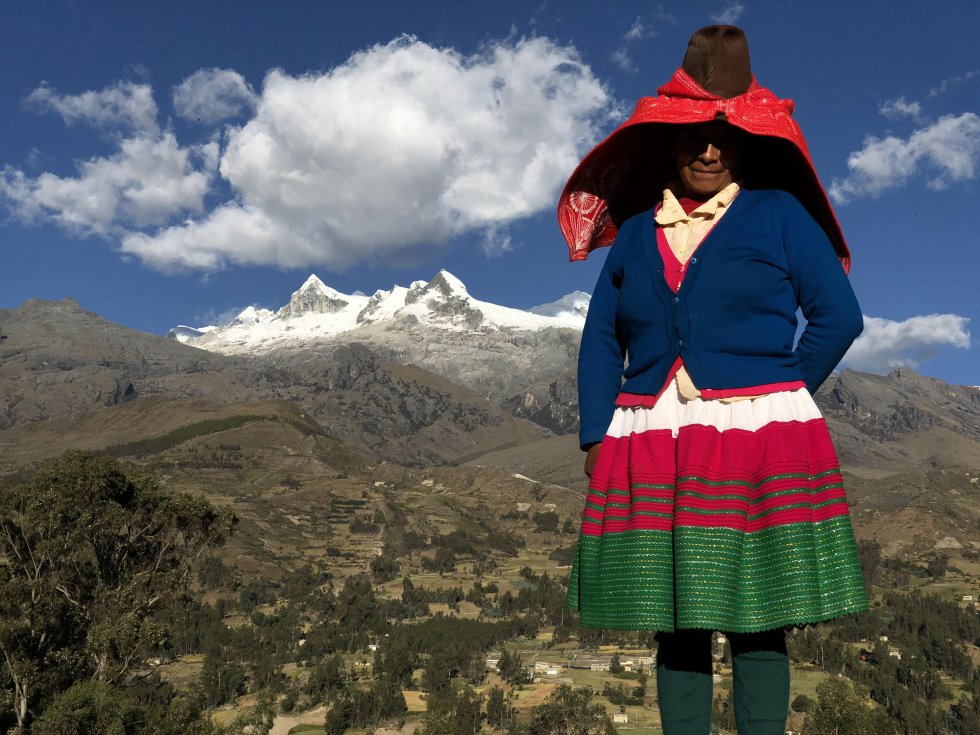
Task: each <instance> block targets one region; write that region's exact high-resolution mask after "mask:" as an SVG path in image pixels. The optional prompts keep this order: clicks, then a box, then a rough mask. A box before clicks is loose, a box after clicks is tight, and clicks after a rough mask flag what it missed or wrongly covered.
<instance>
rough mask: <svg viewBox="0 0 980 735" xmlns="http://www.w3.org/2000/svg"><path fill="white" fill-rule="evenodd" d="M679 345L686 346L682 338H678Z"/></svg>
mask: <svg viewBox="0 0 980 735" xmlns="http://www.w3.org/2000/svg"><path fill="white" fill-rule="evenodd" d="M677 346H678V347H683V346H684V340H682V339H679V340H677Z"/></svg>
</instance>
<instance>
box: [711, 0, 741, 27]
mask: <svg viewBox="0 0 980 735" xmlns="http://www.w3.org/2000/svg"><path fill="white" fill-rule="evenodd" d="M744 12H745V6H744V5H742V3H739V2H729V3H728V5H727V6H726V7H725V9H724V10H722V11H720V12H718V13H713V14H712V15H711V20H713V21H714V22H715V23H718V24H721V25H731V24H733V23H737V22H738V19H739V18H741V17H742V13H744Z"/></svg>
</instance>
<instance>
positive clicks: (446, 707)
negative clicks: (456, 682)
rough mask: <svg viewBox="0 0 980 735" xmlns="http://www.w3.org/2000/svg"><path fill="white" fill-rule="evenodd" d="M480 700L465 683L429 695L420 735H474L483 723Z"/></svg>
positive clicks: (481, 701) (481, 702)
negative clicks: (437, 693)
mask: <svg viewBox="0 0 980 735" xmlns="http://www.w3.org/2000/svg"><path fill="white" fill-rule="evenodd" d="M482 704H483V698H482V697H481V696H480V694H479V693H478V692H477V691H476V690H475V689H473V687H471V686H468V685H466V684H464V685H463V686H460V687H453V688H449V689H446V690H444V691H443V692H442V693H441V694H439V695H438V696H430V697H429V702H428V709H427V711H426V713H425V718H424V720H423V725H422V731H421V735H476V733H478V732H479V731H480V722H481V721H482V720H483V712H482Z"/></svg>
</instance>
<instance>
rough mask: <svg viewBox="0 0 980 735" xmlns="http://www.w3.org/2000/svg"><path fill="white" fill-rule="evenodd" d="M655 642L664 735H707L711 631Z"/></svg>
mask: <svg viewBox="0 0 980 735" xmlns="http://www.w3.org/2000/svg"><path fill="white" fill-rule="evenodd" d="M656 640H657V698H658V699H659V701H660V719H661V722H662V724H663V728H664V735H707V734H708V732H709V731H710V729H711V631H710V630H678V631H676V632H674V633H657V635H656ZM779 735H782V733H780V734H779Z"/></svg>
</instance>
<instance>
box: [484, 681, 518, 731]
mask: <svg viewBox="0 0 980 735" xmlns="http://www.w3.org/2000/svg"><path fill="white" fill-rule="evenodd" d="M513 722H514V707H513V706H512V705H511V704H510V701H509V698H508V697H507V695H505V694H504V690H503V689H501V688H500V687H498V686H493V687H490V691H489V692H487V723H488V724H489V725H490V726H491V727H506V726H507V725H510V724H511V723H513Z"/></svg>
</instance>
